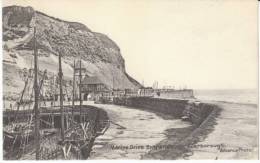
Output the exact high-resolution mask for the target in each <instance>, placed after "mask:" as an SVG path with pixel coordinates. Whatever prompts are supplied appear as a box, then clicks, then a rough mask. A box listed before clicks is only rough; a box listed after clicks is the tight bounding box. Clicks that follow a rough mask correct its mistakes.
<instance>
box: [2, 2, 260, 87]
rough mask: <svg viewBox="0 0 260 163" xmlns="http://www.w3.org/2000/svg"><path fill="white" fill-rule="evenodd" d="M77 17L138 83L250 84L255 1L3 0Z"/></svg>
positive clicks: (66, 17) (253, 77) (254, 68)
mask: <svg viewBox="0 0 260 163" xmlns="http://www.w3.org/2000/svg"><path fill="white" fill-rule="evenodd" d="M3 5H4V6H7V5H21V6H32V7H33V8H34V9H36V10H39V11H42V12H44V13H46V14H48V15H51V16H54V17H58V18H60V19H64V20H67V21H76V22H81V23H83V24H85V25H86V26H88V27H89V28H90V29H91V30H93V31H96V32H101V33H104V34H106V35H108V36H109V37H110V38H111V39H112V40H114V41H115V42H116V43H117V44H118V46H119V47H120V49H121V52H122V55H123V57H124V58H125V61H126V70H127V72H128V73H129V74H130V75H131V76H133V77H134V78H136V79H137V80H138V81H139V82H142V81H144V83H145V85H146V86H149V85H152V83H153V82H154V81H158V82H159V85H161V86H162V85H175V86H176V87H177V88H179V87H183V86H184V85H186V86H187V87H188V88H194V89H226V88H229V89H230V88H232V89H237V88H257V80H258V77H257V74H258V72H257V62H258V55H257V53H258V51H257V46H258V42H257V37H258V35H257V1H256V0H73V1H72V0H52V1H47V0H46V1H43V0H41V1H40V0H4V2H3Z"/></svg>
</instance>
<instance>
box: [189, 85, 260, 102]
mask: <svg viewBox="0 0 260 163" xmlns="http://www.w3.org/2000/svg"><path fill="white" fill-rule="evenodd" d="M194 96H195V97H196V98H197V99H199V100H210V101H221V102H231V103H239V104H256V105H258V90H257V89H217V90H205V89H204V90H194Z"/></svg>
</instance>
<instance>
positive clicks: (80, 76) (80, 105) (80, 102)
mask: <svg viewBox="0 0 260 163" xmlns="http://www.w3.org/2000/svg"><path fill="white" fill-rule="evenodd" d="M81 78H82V74H81V59H80V61H79V109H80V123H81V122H82V115H81V114H82V110H81V107H82V99H81Z"/></svg>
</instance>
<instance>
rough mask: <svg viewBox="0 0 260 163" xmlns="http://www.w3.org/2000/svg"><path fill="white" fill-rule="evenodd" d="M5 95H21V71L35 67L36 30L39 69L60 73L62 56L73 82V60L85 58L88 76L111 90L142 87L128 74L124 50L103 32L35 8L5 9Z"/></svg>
mask: <svg viewBox="0 0 260 163" xmlns="http://www.w3.org/2000/svg"><path fill="white" fill-rule="evenodd" d="M2 17H3V53H4V54H3V60H4V63H3V67H4V68H3V78H4V95H6V94H10V93H11V94H17V93H20V91H21V90H22V87H23V85H24V84H23V82H22V81H21V79H20V78H19V71H20V70H21V69H23V68H33V55H32V54H33V32H34V30H33V28H34V27H36V29H37V32H36V38H37V49H38V58H39V69H40V70H44V69H47V72H48V74H49V75H51V74H57V71H58V54H59V53H61V54H62V68H63V73H64V76H65V78H67V79H72V74H73V68H72V67H73V60H74V59H75V58H82V60H83V61H82V62H83V64H82V66H83V67H85V68H86V70H87V72H86V74H87V75H88V76H98V77H99V78H100V80H101V81H103V82H104V83H105V84H106V85H107V87H109V88H112V87H113V86H114V88H121V89H124V88H138V87H140V84H139V83H138V82H137V81H136V80H134V79H133V78H132V77H130V76H129V75H128V74H127V73H126V71H125V61H124V58H123V57H122V56H121V53H120V48H119V47H118V46H117V45H116V43H115V42H114V41H112V40H111V39H110V38H108V37H107V36H106V35H104V34H102V33H97V32H93V31H91V30H90V29H89V28H88V27H87V26H85V25H83V24H81V23H77V22H68V21H64V20H60V19H58V18H54V17H51V16H48V15H46V14H44V13H41V12H39V11H35V10H34V9H33V8H32V7H20V6H9V7H4V8H3V15H2Z"/></svg>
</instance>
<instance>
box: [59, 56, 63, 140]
mask: <svg viewBox="0 0 260 163" xmlns="http://www.w3.org/2000/svg"><path fill="white" fill-rule="evenodd" d="M62 75H63V74H62V67H61V53H59V82H60V83H59V84H60V115H61V140H62V141H64V112H63V91H62Z"/></svg>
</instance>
